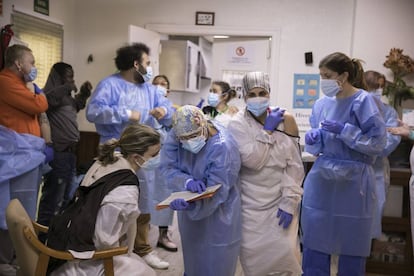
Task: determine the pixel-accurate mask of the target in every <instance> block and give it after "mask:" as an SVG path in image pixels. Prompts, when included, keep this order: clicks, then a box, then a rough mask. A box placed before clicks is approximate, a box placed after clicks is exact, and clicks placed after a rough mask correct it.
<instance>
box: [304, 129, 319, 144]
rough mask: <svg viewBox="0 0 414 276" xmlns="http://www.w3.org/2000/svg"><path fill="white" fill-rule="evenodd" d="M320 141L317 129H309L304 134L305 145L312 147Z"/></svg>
mask: <svg viewBox="0 0 414 276" xmlns="http://www.w3.org/2000/svg"><path fill="white" fill-rule="evenodd" d="M320 140H321V133H320V132H319V129H311V130H309V131H308V132H306V135H305V143H306V144H307V145H314V144H316V143H318V142H319V141H320Z"/></svg>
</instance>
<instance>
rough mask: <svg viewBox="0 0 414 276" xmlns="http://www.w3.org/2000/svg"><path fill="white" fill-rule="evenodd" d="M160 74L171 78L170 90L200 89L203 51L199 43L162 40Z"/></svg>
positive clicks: (195, 91) (195, 90) (196, 90)
mask: <svg viewBox="0 0 414 276" xmlns="http://www.w3.org/2000/svg"><path fill="white" fill-rule="evenodd" d="M161 46H162V47H161V54H160V60H159V65H160V66H159V68H160V74H163V75H166V76H167V77H168V78H169V80H170V90H171V91H180V92H193V93H198V92H199V91H200V64H201V53H200V48H199V46H198V45H196V44H194V43H193V42H191V41H188V40H162V41H161Z"/></svg>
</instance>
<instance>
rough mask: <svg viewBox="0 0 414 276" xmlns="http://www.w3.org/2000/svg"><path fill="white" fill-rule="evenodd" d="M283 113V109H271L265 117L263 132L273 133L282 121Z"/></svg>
mask: <svg viewBox="0 0 414 276" xmlns="http://www.w3.org/2000/svg"><path fill="white" fill-rule="evenodd" d="M284 113H285V110H284V109H280V108H279V107H278V108H275V109H273V110H272V111H271V112H270V113H269V115H267V117H266V119H265V122H264V126H263V129H264V130H269V131H274V130H275V129H276V128H277V127H278V126H279V124H280V123H281V122H282V121H283V114H284Z"/></svg>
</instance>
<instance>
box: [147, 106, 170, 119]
mask: <svg viewBox="0 0 414 276" xmlns="http://www.w3.org/2000/svg"><path fill="white" fill-rule="evenodd" d="M149 113H150V114H151V115H152V116H154V117H155V119H157V120H160V119H162V118H164V116H165V114H166V112H165V109H164V108H162V107H156V108H154V109H152V110H150V112H149Z"/></svg>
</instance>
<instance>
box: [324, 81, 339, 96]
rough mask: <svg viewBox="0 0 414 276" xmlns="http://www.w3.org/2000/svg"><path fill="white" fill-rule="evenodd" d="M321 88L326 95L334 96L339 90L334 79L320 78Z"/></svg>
mask: <svg viewBox="0 0 414 276" xmlns="http://www.w3.org/2000/svg"><path fill="white" fill-rule="evenodd" d="M321 90H322V93H323V94H325V95H326V96H327V97H335V96H336V94H338V93H339V91H341V87H340V86H339V84H338V81H337V80H335V79H321Z"/></svg>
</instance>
